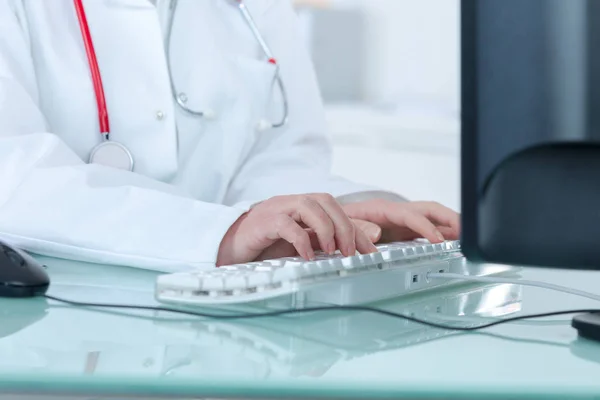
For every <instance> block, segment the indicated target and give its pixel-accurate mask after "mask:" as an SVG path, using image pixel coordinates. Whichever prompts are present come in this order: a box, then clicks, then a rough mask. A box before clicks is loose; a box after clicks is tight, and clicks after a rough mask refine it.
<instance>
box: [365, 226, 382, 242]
mask: <svg viewBox="0 0 600 400" xmlns="http://www.w3.org/2000/svg"><path fill="white" fill-rule="evenodd" d="M379 235H381V229H380V228H371V229H369V230H368V232H367V236H368V237H369V239H371V241H372V242H375V241H377V240H379Z"/></svg>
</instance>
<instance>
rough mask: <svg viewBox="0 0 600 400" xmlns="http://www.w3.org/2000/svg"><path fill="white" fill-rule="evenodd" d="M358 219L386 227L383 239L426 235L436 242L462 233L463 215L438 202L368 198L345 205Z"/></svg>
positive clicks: (423, 236) (349, 212)
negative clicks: (461, 216)
mask: <svg viewBox="0 0 600 400" xmlns="http://www.w3.org/2000/svg"><path fill="white" fill-rule="evenodd" d="M344 211H345V212H346V214H347V215H348V216H349V217H351V218H353V219H354V220H355V221H357V223H358V220H362V221H368V222H370V223H373V224H376V225H378V226H380V227H381V228H382V229H383V232H382V233H381V242H399V241H406V240H413V239H416V238H421V237H422V238H425V239H427V240H429V241H430V242H432V243H439V242H443V241H444V240H456V239H458V238H459V237H460V215H459V214H458V213H456V212H455V211H452V210H451V209H449V208H447V207H444V206H443V205H441V204H438V203H435V202H394V201H389V200H378V199H374V200H367V201H363V202H358V203H352V204H347V205H345V206H344Z"/></svg>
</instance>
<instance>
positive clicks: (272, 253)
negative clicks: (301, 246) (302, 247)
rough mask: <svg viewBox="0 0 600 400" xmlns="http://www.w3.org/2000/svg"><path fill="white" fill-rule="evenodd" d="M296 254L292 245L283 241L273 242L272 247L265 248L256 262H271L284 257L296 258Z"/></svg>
mask: <svg viewBox="0 0 600 400" xmlns="http://www.w3.org/2000/svg"><path fill="white" fill-rule="evenodd" d="M297 256H298V252H297V251H296V248H295V247H294V245H293V244H291V243H288V242H286V241H285V240H283V239H280V240H279V241H277V242H275V243H274V244H273V245H271V246H269V247H267V248H266V249H265V250H263V252H262V253H260V255H259V256H258V257H256V259H255V260H256V261H264V260H273V259H277V258H284V257H297Z"/></svg>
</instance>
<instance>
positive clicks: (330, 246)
mask: <svg viewBox="0 0 600 400" xmlns="http://www.w3.org/2000/svg"><path fill="white" fill-rule="evenodd" d="M296 218H297V219H299V220H300V221H301V222H303V223H304V224H305V225H306V226H307V227H308V228H310V229H311V230H312V231H313V232H314V233H315V234H316V235H317V238H318V241H319V247H320V248H321V249H323V251H325V252H327V253H329V254H333V253H334V252H335V227H334V222H333V221H332V220H331V217H330V216H329V214H328V213H327V212H325V210H324V209H323V207H321V205H320V204H319V203H318V202H317V201H316V200H313V199H312V198H310V197H308V196H306V197H302V198H301V200H300V204H298V206H297V213H296Z"/></svg>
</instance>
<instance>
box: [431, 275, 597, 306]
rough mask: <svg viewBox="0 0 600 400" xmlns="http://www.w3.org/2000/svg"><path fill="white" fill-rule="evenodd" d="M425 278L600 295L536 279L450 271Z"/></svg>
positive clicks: (580, 295)
mask: <svg viewBox="0 0 600 400" xmlns="http://www.w3.org/2000/svg"><path fill="white" fill-rule="evenodd" d="M427 278H429V279H448V280H454V279H460V280H464V281H470V282H481V283H508V284H513V285H521V286H533V287H539V288H543V289H548V290H554V291H557V292H563V293H568V294H572V295H575V296H579V297H585V298H588V299H592V300H596V301H600V295H597V294H594V293H590V292H585V291H583V290H577V289H572V288H569V287H566V286H560V285H554V284H552V283H545V282H538V281H527V280H522V279H510V278H494V277H483V276H473V275H462V274H452V273H437V272H436V273H433V272H430V273H429V274H427Z"/></svg>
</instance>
